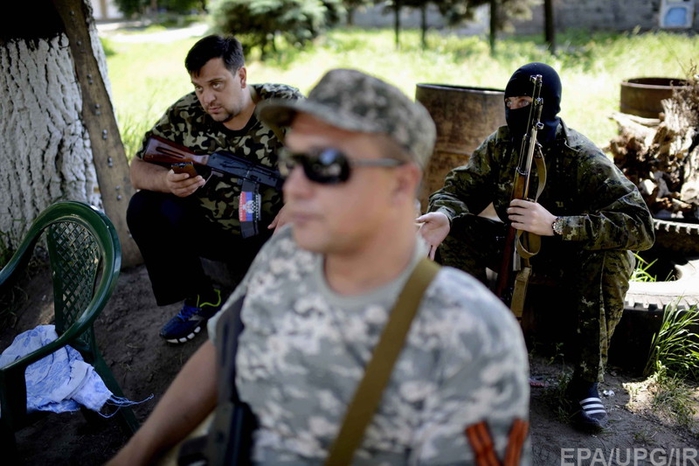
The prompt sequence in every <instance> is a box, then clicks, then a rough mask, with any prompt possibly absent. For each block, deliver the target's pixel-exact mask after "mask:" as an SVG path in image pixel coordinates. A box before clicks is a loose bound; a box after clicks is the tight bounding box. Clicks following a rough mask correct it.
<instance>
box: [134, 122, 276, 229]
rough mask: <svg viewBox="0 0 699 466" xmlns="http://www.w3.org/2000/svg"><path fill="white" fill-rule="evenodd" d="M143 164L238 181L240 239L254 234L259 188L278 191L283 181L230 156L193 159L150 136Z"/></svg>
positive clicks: (186, 151) (182, 149) (185, 151)
mask: <svg viewBox="0 0 699 466" xmlns="http://www.w3.org/2000/svg"><path fill="white" fill-rule="evenodd" d="M143 160H144V161H145V162H150V163H155V164H158V165H164V166H169V167H171V168H172V169H173V170H176V171H178V172H183V171H185V172H188V173H190V175H196V174H197V172H191V171H188V170H187V166H188V165H189V169H190V170H191V169H192V168H194V169H196V167H198V166H199V167H207V168H209V169H210V170H211V174H212V175H216V176H224V175H228V176H231V177H233V178H237V179H238V184H240V185H241V193H240V197H239V204H238V219H239V220H240V232H241V235H242V237H243V238H248V237H250V236H254V235H256V234H257V233H258V229H257V222H258V221H259V220H260V217H261V210H262V199H261V196H260V193H259V191H260V190H259V187H260V185H265V186H269V187H272V188H274V189H281V187H282V184H284V179H283V178H282V176H281V174H280V173H279V172H278V171H276V170H272V169H271V168H267V167H263V166H262V165H259V164H256V163H253V162H251V161H250V160H248V159H245V158H243V157H239V156H237V155H235V154H233V153H232V152H228V151H224V150H219V151H216V152H214V153H213V154H204V155H197V154H195V153H194V152H192V151H191V150H189V148H187V147H185V146H182V145H180V144H177V143H174V142H172V141H169V140H167V139H165V138H162V137H159V136H151V137H150V138H149V139H148V142H147V143H146V149H145V151H144V153H143Z"/></svg>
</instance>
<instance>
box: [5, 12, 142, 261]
mask: <svg viewBox="0 0 699 466" xmlns="http://www.w3.org/2000/svg"><path fill="white" fill-rule="evenodd" d="M16 5H17V6H18V9H19V11H16V13H15V14H14V15H3V17H2V18H1V19H0V31H1V32H0V64H1V66H2V72H0V90H1V91H2V94H3V96H2V99H0V121H2V122H3V124H2V125H0V139H1V140H2V141H3V147H2V151H0V163H2V166H3V169H2V170H0V232H2V233H3V234H2V236H0V243H2V242H4V243H5V246H6V247H9V248H10V249H12V248H14V247H15V246H16V245H17V244H18V242H19V241H20V240H21V238H22V236H23V235H24V233H25V232H26V230H27V227H28V225H29V224H30V223H31V222H32V221H33V220H34V218H36V216H37V215H38V214H39V213H40V212H41V211H42V210H44V209H45V208H46V207H48V206H49V205H50V204H52V203H53V202H55V201H58V200H61V199H72V200H78V201H82V202H87V203H89V204H92V205H95V206H96V207H98V208H102V209H103V210H104V211H105V213H106V214H107V216H109V218H110V219H111V220H112V222H113V223H114V225H115V227H116V229H117V233H118V235H119V239H120V241H121V247H122V264H123V265H124V266H125V267H127V266H131V265H136V264H137V263H139V262H140V261H141V257H140V253H139V252H138V248H137V247H136V245H135V243H134V242H133V240H132V239H131V238H130V236H129V234H128V231H127V228H126V221H125V213H126V206H127V203H128V200H129V199H130V197H131V195H132V193H133V188H132V187H131V184H130V181H129V178H128V162H127V159H126V155H125V153H124V148H123V145H122V143H121V138H120V136H119V131H118V128H117V126H116V120H115V117H114V111H113V108H112V106H111V101H110V98H109V94H108V91H107V88H106V85H105V82H106V81H107V79H106V76H107V73H106V61H105V58H104V52H103V50H102V47H101V44H100V42H99V39H98V37H97V32H96V28H95V27H94V21H93V19H92V12H91V10H90V7H89V5H88V4H86V3H85V2H84V0H53V1H51V0H28V1H25V2H18V3H17V4H16ZM0 246H2V244H0Z"/></svg>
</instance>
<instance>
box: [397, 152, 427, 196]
mask: <svg viewBox="0 0 699 466" xmlns="http://www.w3.org/2000/svg"><path fill="white" fill-rule="evenodd" d="M397 172H398V176H397V177H396V184H395V187H394V191H393V195H394V196H395V197H394V199H395V200H396V202H399V201H400V202H403V201H405V200H406V199H407V200H408V201H409V202H410V203H411V204H412V203H413V202H414V200H415V196H416V193H417V190H418V187H419V186H420V180H422V170H421V169H420V167H418V166H417V164H416V163H413V162H409V163H406V164H405V165H403V166H401V167H398V168H397Z"/></svg>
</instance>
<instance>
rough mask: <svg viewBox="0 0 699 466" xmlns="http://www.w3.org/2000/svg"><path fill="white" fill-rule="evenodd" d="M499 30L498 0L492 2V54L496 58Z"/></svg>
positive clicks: (490, 35) (490, 38)
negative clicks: (496, 40)
mask: <svg viewBox="0 0 699 466" xmlns="http://www.w3.org/2000/svg"><path fill="white" fill-rule="evenodd" d="M497 29H498V2H497V0H490V31H489V32H490V34H489V42H490V54H491V55H493V56H495V39H496V37H497Z"/></svg>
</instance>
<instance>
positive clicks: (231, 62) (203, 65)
mask: <svg viewBox="0 0 699 466" xmlns="http://www.w3.org/2000/svg"><path fill="white" fill-rule="evenodd" d="M185 67H186V68H187V72H188V73H189V75H190V77H191V80H192V84H193V85H194V91H193V92H191V93H190V94H187V95H185V96H184V97H182V98H180V99H179V100H178V101H177V102H175V103H174V104H173V105H172V106H171V107H170V108H169V109H168V110H167V111H166V112H165V114H164V115H163V117H162V118H161V119H160V121H159V122H158V123H156V125H155V126H154V127H153V128H152V129H151V130H150V131H148V132H147V133H146V135H145V138H144V143H143V146H142V147H141V149H140V150H139V151H138V152H137V153H136V157H134V158H133V161H132V162H131V182H132V183H133V185H134V187H135V188H137V189H138V190H139V191H137V192H136V194H134V196H133V197H132V199H131V201H130V203H129V207H128V210H127V213H126V215H127V222H128V225H129V229H130V232H131V235H132V236H133V238H134V240H135V241H136V244H137V245H138V247H139V249H140V251H141V254H142V256H143V259H144V261H145V264H146V268H147V269H148V275H149V277H150V280H151V285H152V287H153V293H154V295H155V300H156V302H157V304H158V305H159V306H164V305H167V304H172V303H175V302H178V301H182V300H184V304H183V307H182V309H181V310H180V312H179V313H178V314H177V315H176V316H174V317H173V318H172V319H171V320H170V321H169V322H167V323H166V324H165V325H164V326H163V328H162V329H161V330H160V336H161V337H162V338H164V339H165V340H167V341H168V342H169V343H175V344H177V343H185V342H187V341H188V340H191V339H192V338H194V336H195V335H196V334H197V332H199V331H200V329H201V328H202V326H203V325H204V323H205V322H206V320H207V319H208V318H210V317H211V316H212V315H214V314H215V313H216V312H217V311H218V310H219V309H220V308H221V305H222V303H223V301H224V300H225V296H221V291H220V290H219V289H217V288H215V287H214V286H213V284H212V282H211V279H210V278H209V277H207V275H206V274H205V273H204V270H203V268H202V263H201V259H200V257H206V258H209V259H213V260H217V261H223V262H226V263H227V264H228V267H229V271H230V272H231V275H232V276H233V279H234V280H237V281H239V280H240V279H242V277H243V275H244V274H245V272H246V271H247V269H248V267H249V266H250V263H251V262H252V259H253V258H254V257H255V254H257V252H258V251H259V249H260V247H261V246H262V244H263V243H264V242H265V241H266V240H267V239H268V238H269V237H270V235H271V232H272V229H271V227H274V226H275V225H276V217H275V216H276V215H277V214H278V213H279V211H280V209H281V207H282V194H281V192H280V191H279V190H277V189H274V188H271V187H268V186H264V185H262V184H260V185H259V194H260V198H259V199H260V200H261V204H262V205H261V215H260V220H259V222H258V223H259V224H260V225H259V228H258V225H257V224H255V225H252V226H254V228H252V229H250V228H248V230H250V231H252V233H248V230H246V229H244V228H242V226H246V224H244V225H242V226H241V220H240V217H239V211H240V210H241V209H240V207H239V203H244V202H245V199H246V197H245V196H241V191H242V189H241V184H240V182H239V181H240V180H238V179H236V178H232V177H229V176H223V177H210V173H207V172H206V171H205V170H203V169H202V168H199V170H200V174H197V175H196V176H190V175H189V174H187V173H175V172H174V171H173V170H171V169H169V167H166V166H161V165H158V164H154V163H147V162H145V161H144V160H142V159H143V156H144V152H145V150H146V146H147V142H148V139H149V138H150V137H151V136H158V137H162V138H165V139H167V140H170V141H172V142H174V143H177V144H179V145H182V146H185V147H187V148H188V149H190V150H191V151H192V152H195V153H197V154H211V153H212V152H215V151H216V150H226V151H229V152H233V153H234V154H236V155H238V156H241V157H244V158H246V159H248V160H250V161H252V162H254V163H255V164H259V165H261V166H263V167H269V168H273V169H276V168H277V157H278V151H279V149H280V148H281V146H282V142H281V141H280V140H279V139H278V138H277V131H278V129H276V128H271V127H270V126H268V125H266V124H264V123H262V122H261V121H259V120H258V119H257V118H256V116H255V108H256V106H257V104H258V103H259V102H260V101H264V100H266V99H270V98H285V99H298V98H301V97H302V95H301V94H300V93H299V91H298V90H297V89H295V88H293V87H290V86H286V85H283V84H254V85H249V84H248V82H247V71H246V68H245V62H244V57H243V49H242V46H241V44H240V42H238V40H237V39H235V38H233V37H222V36H217V35H212V36H207V37H204V38H203V39H201V40H199V41H198V42H197V43H195V44H194V46H193V47H192V48H191V50H190V51H189V53H188V54H187V57H186V59H185ZM207 178H208V180H207ZM259 207H260V206H258V208H259ZM254 221H255V222H256V220H254ZM248 223H249V222H248ZM267 226H270V228H266V227H267Z"/></svg>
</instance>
